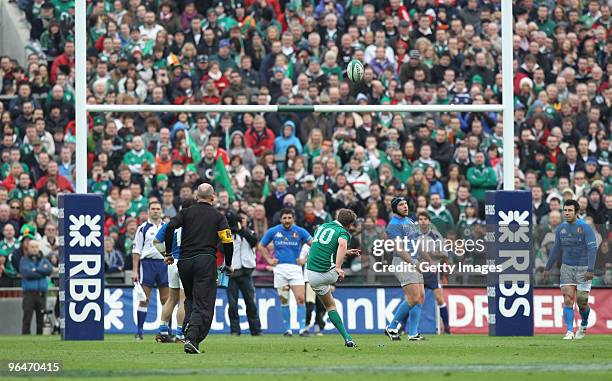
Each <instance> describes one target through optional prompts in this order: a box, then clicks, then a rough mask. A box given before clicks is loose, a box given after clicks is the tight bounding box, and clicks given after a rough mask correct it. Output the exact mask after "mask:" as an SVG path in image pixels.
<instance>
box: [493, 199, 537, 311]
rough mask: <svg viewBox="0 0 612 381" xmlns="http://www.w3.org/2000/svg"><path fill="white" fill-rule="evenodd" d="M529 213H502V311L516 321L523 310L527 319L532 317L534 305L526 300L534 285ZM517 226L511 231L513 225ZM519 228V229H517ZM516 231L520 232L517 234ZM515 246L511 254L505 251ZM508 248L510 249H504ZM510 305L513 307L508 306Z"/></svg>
mask: <svg viewBox="0 0 612 381" xmlns="http://www.w3.org/2000/svg"><path fill="white" fill-rule="evenodd" d="M528 217H529V212H528V211H523V213H520V212H519V211H518V210H514V211H508V213H504V212H502V211H500V212H499V218H500V221H499V233H500V236H499V244H500V250H499V260H500V261H501V265H502V269H503V273H502V274H500V276H499V291H500V293H501V296H500V298H499V311H500V312H501V314H502V316H504V317H514V316H517V315H518V314H519V310H522V315H523V316H526V317H527V316H530V315H531V302H530V301H529V299H528V298H527V297H526V296H527V295H528V294H529V291H530V290H531V285H530V271H529V270H530V269H529V264H530V258H529V254H530V249H529V241H530V238H529V233H530V227H529V219H528ZM513 223H514V225H515V226H513V227H511V225H513ZM516 225H518V227H516ZM513 228H514V229H516V231H513ZM508 243H511V245H510V247H512V249H511V250H507V249H502V247H508V245H507V244H508ZM504 244H506V245H504ZM506 301H508V302H510V306H509V307H508V306H507V305H506Z"/></svg>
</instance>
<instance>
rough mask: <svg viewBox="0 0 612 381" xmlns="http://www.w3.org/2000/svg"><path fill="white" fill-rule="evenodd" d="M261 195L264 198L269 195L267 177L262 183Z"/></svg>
mask: <svg viewBox="0 0 612 381" xmlns="http://www.w3.org/2000/svg"><path fill="white" fill-rule="evenodd" d="M262 195H263V196H264V198H267V197H268V196H269V195H270V182H269V181H268V178H267V177H266V182H265V183H264V188H263V192H262Z"/></svg>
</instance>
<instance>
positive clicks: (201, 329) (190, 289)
mask: <svg viewBox="0 0 612 381" xmlns="http://www.w3.org/2000/svg"><path fill="white" fill-rule="evenodd" d="M178 270H179V276H180V277H181V282H183V288H184V291H185V321H184V322H183V327H186V329H187V332H186V333H185V338H186V339H187V340H189V341H191V343H192V344H194V345H196V346H197V345H199V344H200V343H201V342H202V341H203V340H204V339H205V338H206V336H207V335H208V331H210V325H211V324H212V320H213V316H214V315H215V301H216V299H217V259H216V258H215V256H214V255H200V256H197V257H195V258H192V259H184V260H180V261H179V262H178Z"/></svg>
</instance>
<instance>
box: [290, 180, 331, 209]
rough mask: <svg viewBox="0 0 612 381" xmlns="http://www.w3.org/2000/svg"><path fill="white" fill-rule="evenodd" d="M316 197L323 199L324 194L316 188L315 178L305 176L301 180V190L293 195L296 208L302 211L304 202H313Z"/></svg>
mask: <svg viewBox="0 0 612 381" xmlns="http://www.w3.org/2000/svg"><path fill="white" fill-rule="evenodd" d="M317 197H323V198H325V194H323V192H321V191H320V190H319V189H318V188H317V187H316V179H315V177H314V176H313V175H306V176H305V177H304V178H303V179H302V189H301V190H300V191H298V193H297V194H296V195H295V200H296V208H297V209H299V210H303V209H304V204H305V203H306V201H313V200H314V199H315V198H317Z"/></svg>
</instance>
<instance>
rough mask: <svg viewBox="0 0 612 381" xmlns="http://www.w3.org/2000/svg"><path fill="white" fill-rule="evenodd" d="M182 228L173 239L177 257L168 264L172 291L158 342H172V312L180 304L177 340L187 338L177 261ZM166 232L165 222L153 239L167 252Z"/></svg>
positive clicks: (185, 204) (185, 203) (191, 201)
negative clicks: (184, 330) (184, 328)
mask: <svg viewBox="0 0 612 381" xmlns="http://www.w3.org/2000/svg"><path fill="white" fill-rule="evenodd" d="M196 202H197V201H196V200H195V199H193V198H189V199H186V200H185V201H183V203H182V204H181V209H185V208H188V207H190V206H191V205H195V204H196ZM181 230H182V228H178V229H176V230H175V231H174V239H173V240H172V258H174V259H175V261H174V263H172V264H171V265H168V286H169V287H170V293H169V295H168V301H167V302H166V304H164V308H163V309H162V316H161V323H160V325H159V333H158V334H157V335H156V336H155V341H157V342H158V343H170V342H172V332H171V331H170V324H169V323H170V320H171V319H172V313H173V312H174V307H176V305H177V304H178V311H177V312H176V320H177V322H178V325H177V327H176V342H178V343H182V342H184V340H185V335H184V334H183V326H184V324H183V321H184V320H185V292H184V291H183V284H182V283H181V279H180V277H179V273H178V267H177V262H178V261H179V259H180V258H179V257H180V248H181ZM164 234H166V224H164V225H163V226H162V227H161V228H160V229H159V231H158V232H157V234H156V235H155V239H154V240H153V244H154V245H155V247H156V248H157V250H158V251H159V252H160V253H165V252H166V245H165V244H164Z"/></svg>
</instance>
